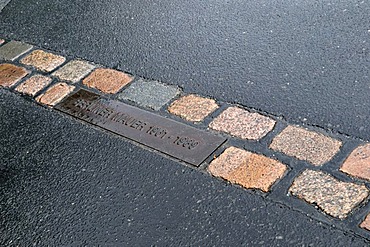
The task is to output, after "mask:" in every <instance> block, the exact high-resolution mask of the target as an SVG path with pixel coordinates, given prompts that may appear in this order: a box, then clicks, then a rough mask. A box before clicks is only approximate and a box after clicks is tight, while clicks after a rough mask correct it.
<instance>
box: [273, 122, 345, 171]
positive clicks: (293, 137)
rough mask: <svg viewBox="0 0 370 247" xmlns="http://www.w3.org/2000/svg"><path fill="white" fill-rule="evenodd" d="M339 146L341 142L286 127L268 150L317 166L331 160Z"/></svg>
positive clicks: (315, 133) (307, 131) (312, 132)
mask: <svg viewBox="0 0 370 247" xmlns="http://www.w3.org/2000/svg"><path fill="white" fill-rule="evenodd" d="M341 145H342V142H341V141H339V140H336V139H333V138H331V137H328V136H325V135H323V134H320V133H317V132H314V131H309V130H306V129H303V128H298V127H295V126H288V127H287V128H285V129H284V130H283V131H282V132H281V133H280V134H279V135H278V136H276V137H275V138H274V140H273V141H272V143H271V145H270V148H271V149H273V150H275V151H279V152H283V153H285V154H286V155H289V156H293V157H296V158H297V159H300V160H306V161H308V162H311V163H312V164H314V165H317V166H319V165H322V164H324V163H326V162H328V161H329V160H331V159H332V158H333V157H334V155H335V154H336V153H338V152H339V149H340V147H341Z"/></svg>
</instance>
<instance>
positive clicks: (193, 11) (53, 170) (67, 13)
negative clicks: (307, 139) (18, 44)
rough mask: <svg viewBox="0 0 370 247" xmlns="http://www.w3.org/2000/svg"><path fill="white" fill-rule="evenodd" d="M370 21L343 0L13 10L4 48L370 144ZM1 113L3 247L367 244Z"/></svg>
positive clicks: (59, 118) (82, 135)
mask: <svg viewBox="0 0 370 247" xmlns="http://www.w3.org/2000/svg"><path fill="white" fill-rule="evenodd" d="M0 4H2V2H0ZM369 13H370V4H369V3H367V2H366V1H352V2H350V1H339V0H336V1H334V0H326V1H308V2H307V1H306V2H303V1H302V2H301V1H300V2H297V1H293V0H287V1H219V0H216V1H192V0H191V1H168V0H165V1H157V0H153V1H118V0H106V1H88V2H86V1H82V0H76V1H66V0H59V1H58V0H57V1H46V0H39V1H34V2H30V1H21V0H12V1H10V3H9V4H8V5H7V6H6V7H5V8H4V9H3V10H2V12H1V13H0V37H2V38H7V39H16V40H23V41H27V42H29V43H31V44H34V45H38V46H40V47H43V48H46V49H51V50H53V51H57V52H59V53H61V54H63V55H65V56H67V57H69V58H72V57H81V58H84V59H87V60H91V61H95V62H97V63H101V64H103V65H106V66H110V67H114V68H118V69H122V70H124V71H127V72H130V73H132V74H134V75H137V76H142V77H145V78H150V79H154V80H160V81H163V82H166V83H170V84H175V85H179V86H181V87H182V88H183V89H184V91H185V92H192V93H199V94H201V95H206V96H211V97H215V98H217V99H220V100H223V101H228V102H234V103H237V104H243V105H246V106H248V107H251V108H255V109H258V110H260V111H263V112H267V113H270V114H273V115H277V116H281V117H282V118H284V119H286V120H288V121H289V122H291V123H300V124H307V125H315V126H319V127H323V128H325V129H328V130H332V131H334V132H340V133H344V134H348V135H350V136H353V137H358V138H362V139H365V140H370V127H369V126H368V124H367V123H368V122H369V118H370V117H369V110H368V106H369V105H370V98H369V97H368V95H369V91H370V79H369V59H370V56H369V48H370V47H369V37H370V31H369V30H370V26H369V22H368V19H369ZM0 105H1V106H0V143H1V145H0V157H2V159H1V161H2V166H3V168H2V171H1V176H0V187H1V189H0V191H1V193H0V197H1V198H0V214H1V217H0V221H1V224H0V229H1V230H0V232H1V235H0V244H1V245H5V246H17V245H20V246H29V245H32V244H34V245H35V246H48V245H50V246H96V245H105V246H143V245H158V246H163V245H171V246H189V245H191V246H212V245H216V246H220V245H221V246H225V245H228V246H235V245H243V246H310V245H312V246H367V245H368V242H365V240H364V239H363V238H361V237H358V236H355V235H353V234H352V233H347V232H344V231H342V230H339V229H337V228H335V227H333V226H331V225H330V224H325V223H320V222H319V221H317V220H314V219H311V218H309V217H307V216H306V215H304V214H302V213H299V212H297V211H295V210H292V209H291V208H288V207H287V206H284V205H281V204H279V203H276V202H273V201H270V200H267V199H265V198H263V197H262V196H261V195H260V194H259V193H254V192H250V191H247V192H246V191H245V190H242V189H240V188H238V187H236V186H231V185H228V184H227V183H225V182H223V181H221V180H218V179H214V178H212V177H210V176H209V175H208V174H205V173H201V172H198V171H195V170H194V169H192V168H190V167H188V166H184V165H181V164H179V163H178V162H176V161H174V160H171V159H168V158H167V157H164V156H163V155H161V154H157V153H155V152H153V151H149V150H147V149H145V148H144V149H143V148H142V147H138V146H137V145H136V144H132V143H131V142H129V141H127V140H125V139H124V138H121V137H116V136H113V135H112V134H109V133H106V132H102V131H101V130H100V129H96V128H92V127H91V126H87V125H86V124H83V123H80V122H79V121H76V120H73V119H71V118H70V117H67V116H65V115H62V114H61V113H58V112H55V111H52V110H48V109H45V108H41V107H39V106H36V105H35V104H34V103H31V102H29V100H25V99H23V98H21V97H19V96H16V95H14V94H11V93H9V92H8V91H6V90H0Z"/></svg>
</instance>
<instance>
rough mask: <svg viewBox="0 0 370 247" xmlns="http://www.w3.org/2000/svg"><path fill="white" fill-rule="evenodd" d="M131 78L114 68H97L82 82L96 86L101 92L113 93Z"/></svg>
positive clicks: (92, 86) (89, 85)
mask: <svg viewBox="0 0 370 247" xmlns="http://www.w3.org/2000/svg"><path fill="white" fill-rule="evenodd" d="M132 80H133V78H132V77H131V76H130V75H128V74H126V73H123V72H120V71H117V70H114V69H103V68H99V69H96V70H94V71H93V72H92V73H91V74H90V75H89V76H88V77H86V78H85V79H84V80H83V84H84V85H86V86H88V87H91V88H96V89H98V90H100V91H102V92H103V93H110V94H115V93H118V92H119V90H121V88H123V87H124V86H126V85H127V84H129V83H130V82H131V81H132Z"/></svg>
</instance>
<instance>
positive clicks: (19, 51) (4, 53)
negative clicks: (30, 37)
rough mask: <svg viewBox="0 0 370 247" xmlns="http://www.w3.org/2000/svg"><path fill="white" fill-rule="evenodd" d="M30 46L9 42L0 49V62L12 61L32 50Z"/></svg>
mask: <svg viewBox="0 0 370 247" xmlns="http://www.w3.org/2000/svg"><path fill="white" fill-rule="evenodd" d="M32 47H33V46H32V45H29V44H26V43H23V42H18V41H10V42H8V43H6V44H4V45H2V46H1V47H0V60H1V59H2V60H7V61H14V60H16V59H17V58H18V57H20V56H22V55H23V54H25V53H26V52H28V51H30V50H31V49H32Z"/></svg>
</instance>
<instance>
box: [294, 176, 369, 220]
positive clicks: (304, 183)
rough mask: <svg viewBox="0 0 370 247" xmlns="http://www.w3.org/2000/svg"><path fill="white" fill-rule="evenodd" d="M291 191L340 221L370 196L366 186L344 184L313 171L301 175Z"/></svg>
mask: <svg viewBox="0 0 370 247" xmlns="http://www.w3.org/2000/svg"><path fill="white" fill-rule="evenodd" d="M289 191H290V192H291V193H292V195H294V196H297V197H298V198H301V199H303V200H305V201H307V202H308V203H313V204H317V205H318V206H319V207H320V208H321V209H322V210H323V211H324V212H325V213H327V214H329V215H331V216H333V217H338V218H340V219H343V218H345V217H347V215H348V214H349V213H350V212H351V211H352V210H353V209H354V208H355V207H356V206H357V205H358V204H360V203H361V202H362V201H363V200H364V199H365V198H366V197H367V196H368V194H369V191H368V189H367V188H366V187H365V185H357V184H353V183H346V182H342V181H339V180H337V179H335V178H334V177H332V176H330V175H328V174H326V173H323V172H321V171H312V170H306V171H304V172H303V173H302V174H301V175H299V176H298V177H297V178H296V179H295V180H294V182H293V185H292V186H291V188H290V189H289Z"/></svg>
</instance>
